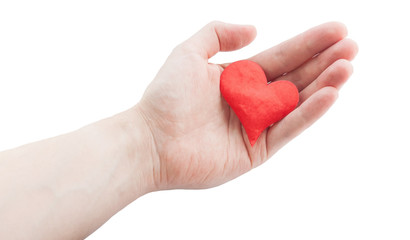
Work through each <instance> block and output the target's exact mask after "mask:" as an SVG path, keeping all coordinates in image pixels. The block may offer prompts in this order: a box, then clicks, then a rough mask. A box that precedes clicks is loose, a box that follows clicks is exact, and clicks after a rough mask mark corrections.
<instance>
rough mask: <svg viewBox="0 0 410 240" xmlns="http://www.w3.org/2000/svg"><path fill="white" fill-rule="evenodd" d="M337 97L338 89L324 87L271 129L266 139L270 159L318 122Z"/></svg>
mask: <svg viewBox="0 0 410 240" xmlns="http://www.w3.org/2000/svg"><path fill="white" fill-rule="evenodd" d="M337 96H338V91H337V89H336V88H334V87H324V88H322V89H320V90H319V91H317V92H315V93H314V94H313V95H312V96H311V97H310V98H308V99H307V100H306V101H305V102H304V103H302V105H300V106H299V107H298V108H296V109H295V110H294V111H293V112H291V113H290V114H289V115H288V116H286V117H285V118H284V119H282V120H281V121H280V122H278V123H277V124H276V125H274V126H273V127H271V128H269V129H268V133H267V139H266V147H267V152H268V158H270V157H271V156H272V155H273V154H274V153H275V152H276V151H277V150H279V149H280V148H281V147H282V146H284V145H285V144H286V143H287V142H289V141H290V140H292V139H293V138H294V137H296V136H297V135H299V134H300V133H301V132H303V131H304V130H305V129H306V128H308V127H309V126H310V125H312V124H313V123H314V122H315V121H316V120H318V119H319V118H320V117H321V116H322V115H323V114H324V113H325V112H326V111H327V110H328V109H329V108H330V107H331V106H332V104H333V103H334V102H335V101H336V99H337Z"/></svg>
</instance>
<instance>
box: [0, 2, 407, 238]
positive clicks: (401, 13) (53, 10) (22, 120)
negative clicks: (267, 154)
mask: <svg viewBox="0 0 410 240" xmlns="http://www.w3.org/2000/svg"><path fill="white" fill-rule="evenodd" d="M405 2H406V1H401V2H400V1H356V0H354V1H285V0H284V1H254V0H252V1H251V0H248V1H238V0H237V1H222V0H218V1H213V0H208V1H163V2H158V1H102V0H98V1H97V0H95V1H87V0H81V1H80V0H71V1H52V0H50V1H45V0H38V1H19V0H13V1H12V0H1V1H0V149H7V148H11V147H15V146H18V145H21V144H24V143H27V142H31V141H36V140H40V139H43V138H47V137H51V136H55V135H59V134H62V133H65V132H68V131H72V130H75V129H77V128H79V127H81V126H83V125H86V124H88V123H91V122H94V121H96V120H99V119H101V118H104V117H107V116H110V115H113V114H115V113H117V112H120V111H122V110H125V109H127V108H129V107H131V106H132V105H134V104H135V103H136V102H138V100H139V99H140V97H141V96H142V94H143V92H144V89H145V88H146V86H147V85H148V84H149V83H150V81H151V80H152V79H153V77H154V76H155V74H156V72H157V71H158V69H159V68H160V66H161V65H162V64H163V62H164V60H165V59H166V57H167V56H168V54H169V53H170V51H171V50H172V49H173V47H174V46H176V45H177V44H178V43H180V42H181V41H183V40H185V39H186V38H187V37H189V36H190V35H192V34H193V33H195V32H196V31H197V30H199V29H200V28H201V27H202V26H203V25H205V24H206V23H208V22H209V21H212V20H222V21H226V22H231V23H244V24H253V25H255V26H256V27H257V30H258V37H257V38H256V40H255V41H254V42H253V43H252V44H251V45H250V46H249V47H247V48H245V49H243V50H240V51H237V52H234V53H222V54H219V55H217V56H216V57H215V58H213V59H212V61H213V62H228V61H234V60H239V59H242V58H246V57H250V56H252V55H254V54H256V53H258V52H259V51H262V50H264V49H266V48H269V47H271V46H273V45H275V44H277V43H279V42H281V41H283V40H286V39H288V38H289V37H292V36H293V35H296V34H298V33H300V32H302V31H304V30H306V29H308V28H310V27H313V26H315V25H318V24H320V23H323V22H327V21H333V20H337V21H341V22H343V23H345V24H346V25H347V27H348V29H349V37H350V38H352V39H354V40H356V41H357V43H358V44H359V47H360V52H359V54H358V56H357V58H356V59H355V60H354V61H353V64H354V68H355V73H354V75H353V76H352V78H351V79H350V80H349V82H348V83H347V84H346V85H345V86H344V88H343V89H342V91H341V93H340V97H339V100H338V102H337V103H336V104H335V106H334V107H333V108H332V109H331V110H330V111H329V112H328V113H327V114H326V115H325V116H324V117H323V118H322V119H320V121H318V122H317V123H316V124H315V125H314V126H313V127H311V128H310V129H309V130H307V131H306V132H304V133H303V134H302V135H301V136H299V137H298V138H297V139H295V140H294V141H292V142H291V143H290V144H288V145H287V146H286V147H285V148H283V149H282V150H281V151H280V152H279V153H278V154H276V155H275V156H274V157H272V159H270V161H268V162H267V163H266V164H264V165H263V166H261V167H259V168H257V169H255V170H253V171H251V172H249V173H247V174H245V175H243V176H241V177H239V178H238V179H236V180H234V181H232V182H229V183H227V184H225V185H223V186H220V187H217V188H214V189H210V190H190V191H187V190H178V191H166V192H157V193H152V194H148V195H146V196H143V197H141V198H140V199H138V200H137V201H135V202H134V203H132V204H130V205H129V206H128V207H126V208H125V209H124V210H122V211H121V212H119V213H118V214H117V215H115V216H114V217H113V218H112V219H111V220H109V221H108V222H107V223H106V224H105V225H104V226H103V227H101V228H100V229H99V230H97V231H96V232H95V233H94V234H93V235H91V236H90V237H89V239H316V240H317V239H410V204H409V203H410V192H409V190H410V189H409V188H410V162H409V161H410V153H409V148H410V146H409V135H410V127H409V122H410V117H409V105H408V103H409V97H408V92H409V87H410V77H409V75H410V74H409V69H410V61H409V55H410V48H409V44H410V34H409V31H410V26H409V25H410V17H409V11H408V10H409V8H408V7H406V6H405V5H404V4H405ZM22 231H24V229H22Z"/></svg>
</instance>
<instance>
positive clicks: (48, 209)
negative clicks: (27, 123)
mask: <svg viewBox="0 0 410 240" xmlns="http://www.w3.org/2000/svg"><path fill="white" fill-rule="evenodd" d="M135 111H136V110H135V109H134V108H133V109H131V110H129V111H126V112H123V113H121V114H118V115H116V116H114V117H111V118H108V119H105V120H102V121H99V122H96V123H94V124H91V125H89V126H86V127H84V128H82V129H80V130H77V131H75V132H72V133H69V134H65V135H62V136H59V137H55V138H51V139H47V140H44V141H40V142H36V143H32V144H28V145H25V146H22V147H19V148H16V149H12V150H8V151H5V152H2V153H0V192H1V197H0V238H1V239H11V238H12V239H21V238H24V239H28V238H29V239H73V238H84V237H86V236H87V235H89V234H90V233H92V232H93V231H94V230H95V229H97V228H98V227H99V226H100V225H102V224H103V223H104V222H105V221H107V220H108V219H109V218H110V217H111V216H112V215H114V214H115V213H116V212H118V211H119V210H120V209H122V208H123V207H125V206H126V205H127V204H129V203H130V202H132V201H133V200H135V199H136V198H138V197H139V196H141V195H143V194H144V193H146V192H149V191H152V190H153V187H154V184H153V179H152V161H151V160H150V157H151V153H150V151H149V149H151V146H149V145H150V141H149V132H147V129H146V128H144V127H143V125H144V122H143V119H141V118H140V116H139V115H138V114H136V113H135ZM147 139H148V140H147Z"/></svg>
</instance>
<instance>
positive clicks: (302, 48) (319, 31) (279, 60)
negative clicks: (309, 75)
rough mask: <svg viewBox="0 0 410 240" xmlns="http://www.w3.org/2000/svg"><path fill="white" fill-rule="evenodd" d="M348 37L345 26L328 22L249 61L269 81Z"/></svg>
mask: <svg viewBox="0 0 410 240" xmlns="http://www.w3.org/2000/svg"><path fill="white" fill-rule="evenodd" d="M346 35H347V29H346V27H345V25H344V24H342V23H339V22H328V23H324V24H322V25H319V26H316V27H314V28H311V29H309V30H307V31H306V32H303V33H301V34H299V35H297V36H295V37H293V38H291V39H289V40H287V41H285V42H283V43H281V44H279V45H277V46H274V47H272V48H270V49H268V50H265V51H263V52H261V53H259V54H257V55H255V56H253V57H251V58H250V59H249V60H251V61H254V62H256V63H258V64H259V65H260V66H261V67H262V69H263V70H264V71H265V74H266V77H267V79H268V80H269V81H270V80H273V79H275V78H277V77H279V76H280V75H282V74H284V73H287V72H290V71H292V70H294V69H296V68H297V67H299V66H300V65H302V64H303V63H304V62H306V61H308V60H309V59H311V58H312V57H313V56H315V55H316V54H317V53H320V52H322V51H324V50H325V49H326V48H328V47H330V46H332V45H333V44H335V43H336V42H338V41H340V40H341V39H343V38H344V37H346Z"/></svg>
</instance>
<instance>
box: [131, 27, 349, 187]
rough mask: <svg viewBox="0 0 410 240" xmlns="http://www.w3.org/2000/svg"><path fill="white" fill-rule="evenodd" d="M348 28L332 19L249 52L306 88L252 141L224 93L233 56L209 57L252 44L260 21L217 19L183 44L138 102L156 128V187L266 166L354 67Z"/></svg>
mask: <svg viewBox="0 0 410 240" xmlns="http://www.w3.org/2000/svg"><path fill="white" fill-rule="evenodd" d="M346 35H347V31H346V28H345V27H344V26H343V25H342V24H340V23H326V24H323V25H320V26H317V27H315V28H313V29H310V30H308V31H307V32H304V33H302V34H300V35H298V36H296V37H294V38H292V39H290V40H288V41H286V42H283V43H281V44H280V45H278V46H275V47H273V48H271V49H268V50H266V51H264V52H262V53H260V54H258V55H256V56H254V57H252V58H250V60H252V61H254V62H256V63H258V64H259V65H260V66H261V67H262V68H263V69H264V71H265V73H266V76H267V79H268V80H269V81H274V80H277V79H281V80H289V81H292V82H293V83H294V84H295V85H296V86H297V87H298V89H299V92H300V102H299V106H298V107H297V108H296V109H295V110H294V111H293V112H291V113H290V114H289V115H288V116H286V117H285V118H284V119H282V120H281V121H280V122H278V123H275V124H274V125H273V126H271V127H269V128H268V129H266V130H264V131H263V132H262V134H261V135H260V137H259V138H258V140H257V142H256V144H255V145H254V146H253V147H251V145H250V144H249V142H248V138H247V135H246V132H245V130H244V128H243V127H242V125H241V123H240V121H239V119H238V118H237V116H236V115H235V113H234V112H233V111H232V109H231V108H230V107H229V105H228V104H227V103H226V102H225V100H224V99H223V97H222V96H221V93H220V88H219V83H220V75H221V73H222V71H223V69H224V67H226V66H227V65H228V64H221V65H218V64H212V63H209V62H208V59H209V58H210V57H212V56H213V55H215V54H216V53H217V52H219V51H232V50H236V49H240V48H242V47H244V46H246V45H248V44H249V43H250V42H251V41H252V40H253V39H254V38H255V36H256V31H255V29H254V28H253V27H252V26H239V25H232V24H226V23H221V22H213V23H210V24H208V25H207V26H205V27H204V28H203V29H201V30H200V31H199V32H198V33H196V34H195V35H194V36H192V37H191V38H190V39H188V40H187V41H185V42H184V43H182V44H180V45H179V46H177V47H176V48H175V49H174V51H173V52H172V53H171V55H170V56H169V58H168V59H167V61H166V63H165V64H164V66H163V67H162V68H161V70H160V71H159V73H158V74H157V76H156V77H155V79H154V80H153V81H152V83H151V84H150V85H149V87H148V88H147V90H146V92H145V94H144V96H143V98H142V100H141V101H140V103H138V105H137V106H136V108H135V109H136V110H137V111H138V113H139V114H141V115H142V116H143V118H144V119H145V122H146V127H147V128H148V129H150V131H151V135H150V139H149V140H147V141H151V144H150V145H151V148H152V149H150V151H151V152H152V153H153V158H152V159H153V165H152V166H153V175H154V176H153V179H154V182H155V185H156V188H157V189H158V190H159V189H173V188H208V187H213V186H217V185H219V184H222V183H224V182H227V181H229V180H231V179H233V178H235V177H237V176H239V175H241V174H243V173H245V172H247V171H249V170H250V169H252V168H254V167H256V166H259V165H260V164H262V163H263V162H264V161H266V160H267V159H268V158H270V157H271V156H272V155H273V154H274V153H275V152H276V151H278V150H279V149H280V148H281V147H282V146H283V145H285V144H286V143H287V142H289V141H290V140H291V139H293V138H294V137H296V136H297V135H298V134H299V133H301V132H302V131H303V130H304V129H306V128H308V127H309V126H310V125H311V124H312V123H313V122H315V121H316V120H317V119H319V118H320V117H321V116H322V115H323V114H324V113H325V112H326V111H327V109H328V108H329V107H330V106H331V105H332V104H333V103H334V101H335V100H336V98H337V95H338V90H339V89H340V87H341V86H342V85H343V83H344V82H345V81H346V80H347V79H348V78H349V76H350V75H351V73H352V66H351V64H350V62H349V61H350V60H352V59H353V58H354V56H355V55H356V53H357V46H356V44H355V43H354V42H353V41H352V40H350V39H346V38H345V37H346Z"/></svg>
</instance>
